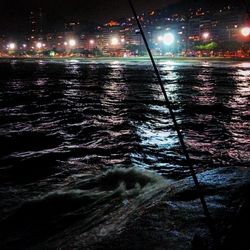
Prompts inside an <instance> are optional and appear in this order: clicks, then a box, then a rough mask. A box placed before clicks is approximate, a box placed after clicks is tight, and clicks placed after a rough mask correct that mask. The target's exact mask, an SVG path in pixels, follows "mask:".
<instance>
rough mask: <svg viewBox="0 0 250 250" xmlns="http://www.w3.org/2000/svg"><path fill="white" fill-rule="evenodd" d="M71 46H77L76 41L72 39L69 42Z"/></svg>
mask: <svg viewBox="0 0 250 250" xmlns="http://www.w3.org/2000/svg"><path fill="white" fill-rule="evenodd" d="M69 46H70V47H74V46H76V40H75V39H70V40H69Z"/></svg>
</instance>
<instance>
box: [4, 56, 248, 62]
mask: <svg viewBox="0 0 250 250" xmlns="http://www.w3.org/2000/svg"><path fill="white" fill-rule="evenodd" d="M154 58H155V59H156V60H157V61H163V60H167V61H186V62H188V61H236V62H237V61H239V62H241V61H250V57H245V58H236V57H232V58H225V57H166V56H155V57H154ZM4 60H25V61H29V60H32V61H33V60H43V61H64V60H79V61H85V62H93V61H107V62H109V61H124V62H126V61H138V62H139V61H150V58H149V57H147V56H142V57H93V58H84V57H53V58H52V57H30V58H26V57H0V61H4Z"/></svg>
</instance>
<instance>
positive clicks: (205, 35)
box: [202, 32, 210, 40]
mask: <svg viewBox="0 0 250 250" xmlns="http://www.w3.org/2000/svg"><path fill="white" fill-rule="evenodd" d="M202 37H203V38H204V39H205V40H207V39H208V38H209V37H210V34H209V33H208V32H204V33H203V34H202Z"/></svg>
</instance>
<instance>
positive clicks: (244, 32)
mask: <svg viewBox="0 0 250 250" xmlns="http://www.w3.org/2000/svg"><path fill="white" fill-rule="evenodd" d="M241 34H242V35H243V36H244V37H247V36H249V35H250V27H244V28H242V29H241Z"/></svg>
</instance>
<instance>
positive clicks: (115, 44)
mask: <svg viewBox="0 0 250 250" xmlns="http://www.w3.org/2000/svg"><path fill="white" fill-rule="evenodd" d="M118 44H119V39H118V38H117V37H112V38H111V45H113V46H117V45H118Z"/></svg>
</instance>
